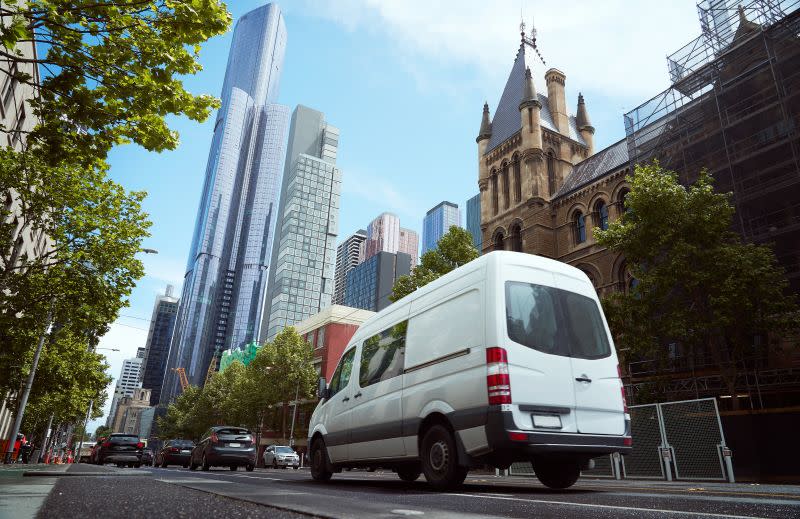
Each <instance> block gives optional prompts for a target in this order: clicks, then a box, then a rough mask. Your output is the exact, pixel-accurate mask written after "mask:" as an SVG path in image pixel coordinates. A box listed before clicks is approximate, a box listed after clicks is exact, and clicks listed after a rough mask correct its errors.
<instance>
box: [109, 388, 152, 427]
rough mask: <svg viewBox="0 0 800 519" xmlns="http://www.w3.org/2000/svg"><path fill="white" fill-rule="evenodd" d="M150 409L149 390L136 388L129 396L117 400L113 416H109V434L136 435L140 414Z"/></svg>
mask: <svg viewBox="0 0 800 519" xmlns="http://www.w3.org/2000/svg"><path fill="white" fill-rule="evenodd" d="M145 409H152V408H151V407H150V390H149V389H142V388H136V389H134V390H133V391H132V392H131V394H130V395H125V396H123V397H122V398H120V399H119V403H118V404H117V407H116V409H115V410H114V414H113V415H111V417H110V418H111V424H110V425H109V427H111V432H115V433H125V434H138V433H139V425H140V423H139V420H140V418H141V412H142V411H143V410H145Z"/></svg>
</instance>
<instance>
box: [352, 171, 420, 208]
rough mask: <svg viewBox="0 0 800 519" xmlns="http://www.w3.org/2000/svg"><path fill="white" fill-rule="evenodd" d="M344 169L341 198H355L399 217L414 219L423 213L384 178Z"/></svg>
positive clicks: (414, 202) (413, 202)
mask: <svg viewBox="0 0 800 519" xmlns="http://www.w3.org/2000/svg"><path fill="white" fill-rule="evenodd" d="M344 169H345V170H346V174H345V175H343V184H342V196H343V198H346V197H349V196H355V197H358V198H361V199H363V200H366V201H368V202H370V203H373V204H375V205H376V206H378V207H382V208H383V209H382V210H383V211H389V212H392V213H396V214H397V215H398V216H400V217H404V216H406V217H412V218H416V217H417V215H419V214H420V213H421V212H423V209H422V206H420V205H419V204H418V203H417V202H416V201H415V200H413V199H411V198H409V197H408V196H406V195H405V194H403V192H402V191H401V190H399V189H397V188H396V187H395V186H394V185H393V184H392V183H391V182H389V181H388V180H387V179H386V178H385V177H381V176H378V175H365V174H363V173H360V172H358V171H354V170H352V169H351V168H350V167H346V168H344ZM344 205H345V202H343V203H342V206H344ZM375 216H377V214H376V215H375Z"/></svg>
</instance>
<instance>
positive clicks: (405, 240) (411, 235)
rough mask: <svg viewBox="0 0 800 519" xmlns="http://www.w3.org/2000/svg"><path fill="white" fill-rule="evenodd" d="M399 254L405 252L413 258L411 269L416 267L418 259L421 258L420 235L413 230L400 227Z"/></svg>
mask: <svg viewBox="0 0 800 519" xmlns="http://www.w3.org/2000/svg"><path fill="white" fill-rule="evenodd" d="M397 252H403V253H405V254H408V255H409V256H411V268H414V267H416V266H417V257H418V256H419V234H417V233H416V232H415V231H412V230H411V229H404V228H402V227H400V244H399V245H398V247H397Z"/></svg>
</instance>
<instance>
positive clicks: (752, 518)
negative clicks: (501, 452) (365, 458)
mask: <svg viewBox="0 0 800 519" xmlns="http://www.w3.org/2000/svg"><path fill="white" fill-rule="evenodd" d="M445 495H447V496H460V497H477V498H481V499H502V500H505V501H520V502H523V503H542V504H545V505H546V504H550V505H566V506H578V507H583V508H604V509H607V510H632V511H636V512H659V513H663V514H683V515H693V516H698V517H725V518H730V519H766V518H764V517H756V516H751V515H730V514H711V513H706V512H686V511H683V510H662V509H660V508H636V507H632V506H614V505H595V504H590V503H572V502H569V501H548V500H547V499H522V498H519V497H499V496H489V495H477V494H458V493H454V492H451V493H448V494H445Z"/></svg>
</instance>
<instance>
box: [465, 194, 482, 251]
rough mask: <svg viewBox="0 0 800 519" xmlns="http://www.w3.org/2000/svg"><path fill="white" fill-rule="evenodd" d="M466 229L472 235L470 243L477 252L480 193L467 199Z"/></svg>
mask: <svg viewBox="0 0 800 519" xmlns="http://www.w3.org/2000/svg"><path fill="white" fill-rule="evenodd" d="M467 231H469V233H470V234H471V235H472V243H473V245H475V248H476V249H478V252H480V251H481V245H482V241H483V238H482V237H481V194H480V193H478V194H477V195H475V196H473V197H472V198H470V199H469V200H467Z"/></svg>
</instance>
